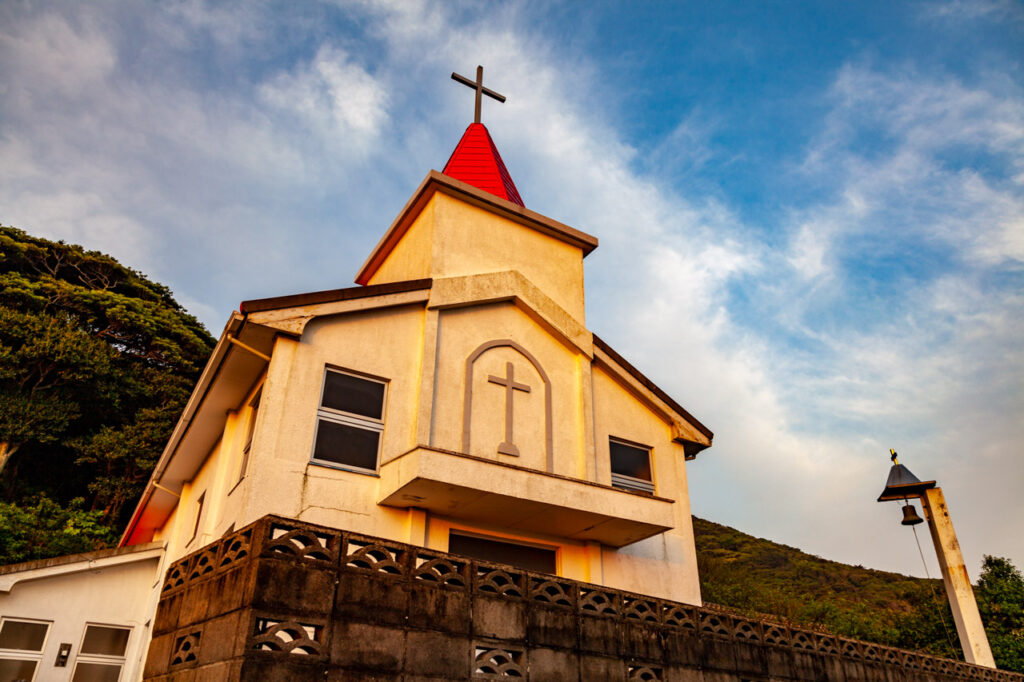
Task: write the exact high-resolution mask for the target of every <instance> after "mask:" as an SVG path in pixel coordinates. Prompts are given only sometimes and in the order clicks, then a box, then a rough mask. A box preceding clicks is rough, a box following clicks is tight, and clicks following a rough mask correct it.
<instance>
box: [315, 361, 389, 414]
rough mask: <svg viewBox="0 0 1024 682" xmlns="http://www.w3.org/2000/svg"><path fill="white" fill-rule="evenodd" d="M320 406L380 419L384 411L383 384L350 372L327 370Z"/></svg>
mask: <svg viewBox="0 0 1024 682" xmlns="http://www.w3.org/2000/svg"><path fill="white" fill-rule="evenodd" d="M320 405H321V406H322V407H326V408H328V409H331V410H338V411H339V412H348V413H349V414H357V415H360V416H362V417H369V418H371V419H380V418H381V416H382V415H383V411H384V384H382V383H381V382H379V381H369V380H368V379H363V378H360V377H357V376H352V375H351V374H342V373H341V372H334V371H328V372H327V376H326V377H325V378H324V397H323V399H322V400H321V401H320Z"/></svg>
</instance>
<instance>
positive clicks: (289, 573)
mask: <svg viewBox="0 0 1024 682" xmlns="http://www.w3.org/2000/svg"><path fill="white" fill-rule="evenodd" d="M336 580H337V573H335V572H334V571H325V570H323V569H322V568H318V567H312V566H307V565H305V564H304V562H303V561H301V560H300V561H297V562H296V561H281V560H276V561H271V560H268V561H261V562H259V564H258V568H257V571H256V584H255V591H254V592H253V600H252V604H253V606H254V607H255V608H258V609H261V610H266V611H284V612H287V613H289V614H292V615H317V616H328V615H330V613H331V609H332V608H333V605H334V604H333V602H334V584H335V581H336Z"/></svg>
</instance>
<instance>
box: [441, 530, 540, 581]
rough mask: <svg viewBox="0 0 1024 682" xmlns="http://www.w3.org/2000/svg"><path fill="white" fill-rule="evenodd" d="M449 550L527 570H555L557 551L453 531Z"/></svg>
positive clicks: (449, 541)
mask: <svg viewBox="0 0 1024 682" xmlns="http://www.w3.org/2000/svg"><path fill="white" fill-rule="evenodd" d="M448 551H449V552H453V553H454V554H465V555H466V556H471V557H473V558H474V559H483V560H484V561H493V562H495V563H498V564H511V565H513V566H515V567H517V568H523V569H526V570H527V571H538V572H540V573H554V572H555V551H554V550H553V549H543V548H541V547H531V546H530V545H519V544H516V543H514V542H502V541H501V540H487V539H484V538H477V537H473V536H471V535H459V534H457V533H451V534H450V535H449V536H448Z"/></svg>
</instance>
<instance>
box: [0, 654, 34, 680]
mask: <svg viewBox="0 0 1024 682" xmlns="http://www.w3.org/2000/svg"><path fill="white" fill-rule="evenodd" d="M36 663H37V661H15V660H12V659H9V658H0V680H3V682H21V680H25V682H28V680H31V679H32V676H33V675H34V674H35V672H36Z"/></svg>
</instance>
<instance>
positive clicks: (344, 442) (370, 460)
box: [313, 419, 380, 469]
mask: <svg viewBox="0 0 1024 682" xmlns="http://www.w3.org/2000/svg"><path fill="white" fill-rule="evenodd" d="M379 445H380V432H379V431H367V430H366V429H362V428H359V427H357V426H349V425H348V424H339V423H337V422H332V421H328V420H326V419H321V420H320V423H319V424H317V427H316V449H315V450H313V459H318V460H320V461H323V462H334V463H335V464H347V465H349V466H354V467H359V468H360V469H376V468H377V450H378V449H379Z"/></svg>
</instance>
